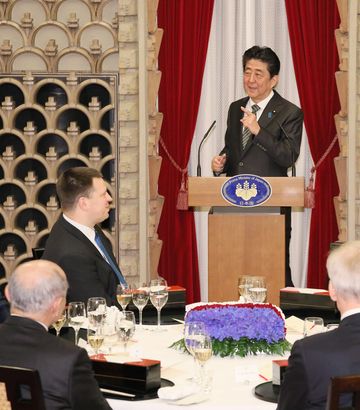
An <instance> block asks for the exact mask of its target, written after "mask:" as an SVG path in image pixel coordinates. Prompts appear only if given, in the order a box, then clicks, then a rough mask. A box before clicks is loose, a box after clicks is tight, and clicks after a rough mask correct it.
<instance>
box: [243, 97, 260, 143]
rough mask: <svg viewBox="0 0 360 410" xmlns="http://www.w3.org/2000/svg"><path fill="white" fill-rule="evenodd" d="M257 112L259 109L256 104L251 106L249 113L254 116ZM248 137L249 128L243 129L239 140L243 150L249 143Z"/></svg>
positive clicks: (249, 133)
mask: <svg viewBox="0 0 360 410" xmlns="http://www.w3.org/2000/svg"><path fill="white" fill-rule="evenodd" d="M258 110H260V107H259V106H258V105H257V104H254V105H252V106H251V111H252V112H253V114H255V113H256V111H258ZM250 137H251V131H250V130H249V128H246V127H243V132H242V138H241V142H242V147H243V149H245V147H246V145H247V143H248V142H249V139H250Z"/></svg>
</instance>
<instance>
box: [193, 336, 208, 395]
mask: <svg viewBox="0 0 360 410" xmlns="http://www.w3.org/2000/svg"><path fill="white" fill-rule="evenodd" d="M193 352H194V357H195V360H196V362H197V363H198V364H199V370H200V380H199V384H200V387H201V388H202V390H204V391H208V390H209V387H210V386H209V380H208V376H207V373H206V368H205V363H206V362H207V361H208V360H209V359H210V357H211V356H212V343H211V337H210V336H209V335H207V334H205V335H201V337H199V338H197V339H196V340H195V341H194V345H193Z"/></svg>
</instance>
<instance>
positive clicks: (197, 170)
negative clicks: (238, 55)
mask: <svg viewBox="0 0 360 410" xmlns="http://www.w3.org/2000/svg"><path fill="white" fill-rule="evenodd" d="M215 123H216V121H214V122H213V123H212V124H211V125H210V128H209V129H208V130H207V131H206V133H205V135H204V136H203V139H202V140H201V142H200V145H199V148H198V163H197V168H196V176H198V177H201V165H200V149H201V145H202V143H203V142H204V141H205V140H206V137H207V136H208V135H209V133H210V131H211V130H212V129H213V128H214V125H215Z"/></svg>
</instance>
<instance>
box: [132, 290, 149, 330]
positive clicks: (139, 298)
mask: <svg viewBox="0 0 360 410" xmlns="http://www.w3.org/2000/svg"><path fill="white" fill-rule="evenodd" d="M149 297H150V293H149V288H148V287H147V285H146V284H145V283H144V284H143V285H142V286H137V287H136V289H134V290H133V294H132V301H133V303H134V305H135V306H136V307H137V308H138V309H139V327H140V329H141V328H142V312H143V309H144V307H145V306H146V304H147V303H148V300H149Z"/></svg>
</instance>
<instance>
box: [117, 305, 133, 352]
mask: <svg viewBox="0 0 360 410" xmlns="http://www.w3.org/2000/svg"><path fill="white" fill-rule="evenodd" d="M117 326H118V330H119V336H120V339H121V341H122V342H124V352H126V346H127V342H128V341H129V340H130V339H131V338H132V336H133V334H134V332H135V315H134V312H131V311H129V310H124V311H123V312H120V314H119V316H118V323H117Z"/></svg>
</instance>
